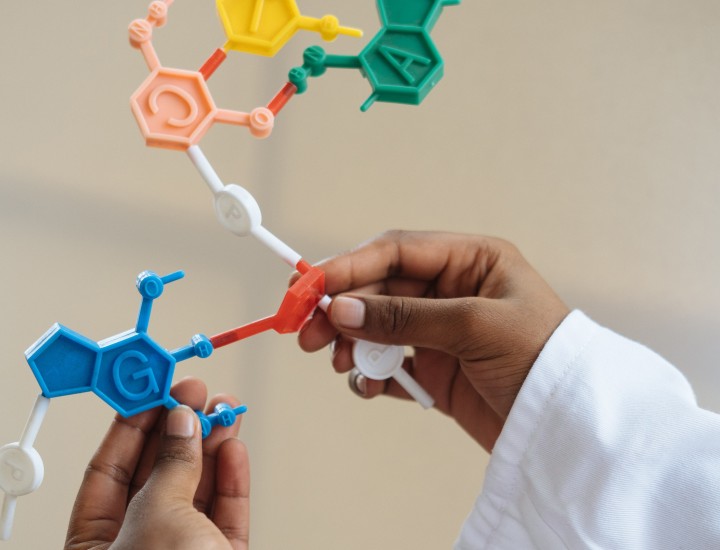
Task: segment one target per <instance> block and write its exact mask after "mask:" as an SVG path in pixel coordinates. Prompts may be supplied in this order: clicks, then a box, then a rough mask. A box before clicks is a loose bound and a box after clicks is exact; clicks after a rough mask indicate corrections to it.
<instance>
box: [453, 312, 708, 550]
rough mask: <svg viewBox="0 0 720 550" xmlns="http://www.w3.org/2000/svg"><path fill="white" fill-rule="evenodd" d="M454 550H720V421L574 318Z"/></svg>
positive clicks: (498, 452) (492, 466)
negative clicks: (565, 549) (588, 549)
mask: <svg viewBox="0 0 720 550" xmlns="http://www.w3.org/2000/svg"><path fill="white" fill-rule="evenodd" d="M718 368H720V364H719V365H718ZM455 548H456V550H471V549H472V550H478V549H507V550H524V549H542V550H545V549H548V550H556V549H563V548H567V549H571V550H580V549H585V548H591V549H604V550H606V549H628V550H630V549H632V550H644V549H652V550H662V549H672V550H677V549H687V550H703V549H720V416H719V415H717V414H714V413H712V412H709V411H706V410H703V409H701V408H699V407H698V406H697V403H696V400H695V396H694V394H693V391H692V389H691V388H690V385H689V384H688V382H687V380H686V379H685V378H684V377H683V375H682V374H680V372H679V371H678V370H676V369H675V368H674V367H673V366H672V365H670V364H669V363H668V362H667V361H665V360H664V359H662V358H661V357H659V356H658V355H656V354H655V353H653V352H652V351H651V350H649V349H647V348H646V347H644V346H642V345H640V344H638V343H635V342H632V341H630V340H628V339H626V338H623V337H622V336H619V335H618V334H615V333H613V332H612V331H610V330H607V329H605V328H603V327H601V326H599V325H597V324H596V323H594V322H593V321H591V320H590V319H588V318H587V317H586V316H585V315H584V314H583V313H581V312H579V311H574V312H572V313H571V314H570V315H569V316H568V317H567V318H566V319H565V320H564V321H563V323H562V324H561V325H560V327H558V329H557V330H556V331H555V333H554V334H553V336H552V337H551V338H550V340H549V341H548V343H547V344H546V346H545V348H544V349H543V351H542V352H541V354H540V356H539V357H538V359H537V361H536V363H535V365H534V366H533V368H532V369H531V371H530V374H529V375H528V378H527V380H526V381H525V383H524V385H523V387H522V389H521V391H520V394H519V395H518V397H517V399H516V402H515V404H514V405H513V408H512V410H511V412H510V415H509V417H508V419H507V422H506V423H505V426H504V428H503V431H502V433H501V435H500V437H499V439H498V441H497V443H496V446H495V449H494V450H493V453H492V456H491V459H490V463H489V465H488V468H487V472H486V476H485V482H484V487H483V490H482V493H481V494H480V496H479V497H478V499H477V501H476V503H475V506H474V508H473V510H472V512H471V513H470V515H469V517H468V518H467V520H466V522H465V524H464V526H463V528H462V531H461V533H460V536H459V538H458V541H457V542H456V545H455Z"/></svg>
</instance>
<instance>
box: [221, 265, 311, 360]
mask: <svg viewBox="0 0 720 550" xmlns="http://www.w3.org/2000/svg"><path fill="white" fill-rule="evenodd" d="M301 264H302V266H301V267H300V269H304V270H305V272H304V273H303V275H302V276H301V277H300V278H299V279H298V280H297V281H296V282H295V283H294V284H293V285H292V286H291V287H290V289H289V290H288V291H287V293H286V294H285V299H284V300H283V302H282V304H281V305H280V309H278V312H277V313H276V314H275V315H272V316H270V317H266V318H264V319H260V320H259V321H255V322H254V323H250V324H248V325H244V326H242V327H238V328H236V329H233V330H230V331H227V332H224V333H222V334H218V335H216V336H212V337H210V342H211V343H212V345H213V347H214V348H215V349H218V348H221V347H223V346H227V345H228V344H233V343H235V342H238V341H240V340H244V339H246V338H249V337H250V336H255V335H256V334H260V333H261V332H265V331H268V330H274V331H275V332H277V333H278V334H288V333H292V332H297V331H299V330H300V328H301V327H302V326H303V324H304V323H305V321H306V320H307V318H308V317H309V316H310V315H311V314H312V312H313V311H315V308H316V307H317V306H318V304H319V303H320V300H322V298H323V297H324V295H325V273H324V272H323V271H322V270H321V269H319V268H317V267H310V266H309V264H307V263H306V262H301ZM300 269H299V270H300Z"/></svg>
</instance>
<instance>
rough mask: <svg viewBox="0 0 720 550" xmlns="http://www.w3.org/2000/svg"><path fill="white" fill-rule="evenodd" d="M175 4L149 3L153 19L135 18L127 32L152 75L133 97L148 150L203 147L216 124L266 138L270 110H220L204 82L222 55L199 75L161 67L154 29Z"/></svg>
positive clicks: (270, 126)
mask: <svg viewBox="0 0 720 550" xmlns="http://www.w3.org/2000/svg"><path fill="white" fill-rule="evenodd" d="M172 1H173V0H165V1H164V2H163V1H161V0H156V1H155V2H153V3H152V4H150V8H149V11H150V15H148V17H147V18H146V19H136V20H135V21H133V22H132V23H131V24H130V27H129V34H130V44H131V45H132V46H133V47H135V48H138V49H139V50H140V51H141V52H142V54H143V57H144V58H145V61H146V63H147V65H148V67H149V68H150V71H151V73H150V76H148V77H147V79H146V80H145V82H143V83H142V84H141V85H140V87H139V88H138V90H137V91H136V92H135V93H134V94H133V95H132V97H131V98H130V105H131V108H132V112H133V114H134V115H135V119H136V120H137V123H138V126H139V127H140V131H141V132H142V134H143V136H144V137H145V142H146V143H147V145H149V146H151V147H161V148H165V149H175V150H180V151H184V150H186V149H187V148H188V147H190V146H191V145H196V144H197V143H199V142H200V140H201V139H202V138H203V136H204V135H205V133H206V132H207V131H208V130H209V129H210V127H211V126H212V125H213V124H214V123H216V122H221V123H225V124H234V125H238V126H247V127H248V128H249V130H250V133H251V134H252V135H253V136H254V137H256V138H266V137H268V136H269V135H270V134H271V133H272V129H273V126H274V124H275V115H274V114H273V112H272V111H271V110H270V109H268V108H266V107H258V108H256V109H254V110H253V111H252V112H250V113H244V112H240V111H230V110H227V109H219V108H218V107H216V105H215V102H214V101H213V98H212V95H211V94H210V90H209V89H208V87H207V84H206V79H207V78H209V77H210V75H212V73H213V72H214V70H215V69H216V68H217V67H218V66H219V65H220V63H222V61H223V59H224V56H223V55H217V53H216V54H215V55H213V56H212V57H211V58H210V59H209V60H208V61H207V62H206V63H205V65H204V66H203V68H202V69H201V70H200V71H186V70H182V69H171V68H167V67H163V66H162V64H161V63H160V60H159V58H158V56H157V53H156V52H155V49H154V47H153V45H152V35H153V29H154V28H155V27H159V26H161V25H163V24H164V23H165V21H166V20H167V12H168V7H169V6H170V4H171V3H172Z"/></svg>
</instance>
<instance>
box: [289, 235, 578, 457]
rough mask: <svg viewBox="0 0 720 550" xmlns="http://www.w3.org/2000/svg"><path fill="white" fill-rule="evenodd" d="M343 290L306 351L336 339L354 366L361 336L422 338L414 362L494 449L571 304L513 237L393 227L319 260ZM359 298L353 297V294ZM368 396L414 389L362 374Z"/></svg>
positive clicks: (340, 367)
mask: <svg viewBox="0 0 720 550" xmlns="http://www.w3.org/2000/svg"><path fill="white" fill-rule="evenodd" d="M319 267H321V268H322V269H323V270H324V271H325V274H326V285H327V287H326V290H327V293H328V294H330V295H331V296H334V299H333V302H332V304H331V306H330V309H329V314H328V315H325V314H324V313H322V312H320V311H319V312H317V313H316V314H315V315H314V317H313V318H312V319H311V320H310V321H309V322H308V323H307V324H306V325H305V327H303V329H302V331H301V333H300V336H299V343H300V346H301V347H302V349H304V350H305V351H310V352H313V351H317V350H319V349H321V348H323V347H325V346H327V345H328V344H333V355H332V364H333V367H334V368H335V370H336V371H337V372H340V373H344V372H348V371H350V370H351V369H352V368H353V360H352V345H353V344H352V342H353V339H356V338H357V339H363V340H371V341H374V342H379V343H383V344H393V345H403V346H412V347H413V348H414V354H413V355H412V356H411V357H406V359H405V363H404V368H405V369H406V370H407V371H408V372H409V373H410V374H411V375H412V376H413V377H414V378H415V379H416V380H417V381H418V382H419V383H420V384H421V385H422V386H423V387H424V388H425V389H426V390H427V391H428V392H429V393H430V394H431V395H432V396H433V398H434V399H435V407H436V408H437V409H439V410H440V411H442V412H444V413H445V414H447V415H449V416H451V417H453V418H454V419H455V420H456V421H457V422H458V423H459V424H460V426H462V427H463V428H464V429H465V430H466V431H467V433H468V434H470V436H471V437H473V438H474V439H475V440H476V441H477V442H478V443H479V444H480V445H482V446H483V447H484V448H485V449H486V450H488V451H490V450H492V448H493V446H494V445H495V441H496V440H497V438H498V436H499V435H500V431H501V430H502V427H503V425H504V423H505V420H506V419H507V417H508V414H509V413H510V409H511V407H512V405H513V403H514V401H515V398H516V397H517V395H518V392H519V391H520V388H521V387H522V384H523V382H524V381H525V378H526V377H527V375H528V373H529V371H530V368H531V367H532V365H533V363H534V362H535V360H536V359H537V357H538V355H539V354H540V352H541V350H542V348H543V346H544V345H545V343H546V342H547V340H548V339H549V338H550V336H551V335H552V333H553V332H554V331H555V329H556V328H557V327H558V325H559V324H560V323H561V322H562V320H563V319H564V318H565V317H566V316H567V314H568V313H569V310H568V308H567V307H566V306H565V304H563V302H562V301H561V300H560V299H559V298H558V296H557V295H556V294H555V293H554V292H553V290H552V289H551V288H550V287H549V286H548V285H547V283H546V282H545V281H544V280H543V279H542V277H540V275H538V273H537V272H536V271H535V270H534V269H533V268H532V267H531V266H530V265H529V264H528V263H527V261H526V260H525V259H524V258H523V257H522V256H521V254H520V253H519V252H518V250H517V249H516V248H515V247H514V246H513V245H512V244H510V243H508V242H506V241H503V240H500V239H494V238H488V237H480V236H474V235H459V234H452V233H431V232H422V233H420V232H417V233H416V232H404V231H391V232H388V233H385V234H383V235H381V236H380V237H378V238H376V239H374V240H372V241H370V242H368V243H366V244H363V245H361V246H360V247H358V248H357V249H355V250H353V251H351V252H348V253H345V254H341V255H339V256H337V257H334V258H331V259H329V260H326V261H324V262H322V263H320V264H319ZM348 298H349V299H348ZM359 385H360V388H359V389H360V390H364V392H363V393H364V395H365V396H366V397H368V398H371V397H375V396H377V395H380V394H385V395H390V396H393V397H400V398H406V399H407V398H408V395H407V394H406V392H405V391H404V390H403V389H402V388H401V387H400V386H399V385H398V384H397V382H395V381H394V380H393V379H390V380H387V381H377V380H369V379H365V380H362V382H361V384H359Z"/></svg>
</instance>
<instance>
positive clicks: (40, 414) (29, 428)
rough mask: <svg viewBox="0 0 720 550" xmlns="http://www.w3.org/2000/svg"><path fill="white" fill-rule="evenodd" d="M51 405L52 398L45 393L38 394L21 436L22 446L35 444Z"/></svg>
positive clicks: (28, 446)
mask: <svg viewBox="0 0 720 550" xmlns="http://www.w3.org/2000/svg"><path fill="white" fill-rule="evenodd" d="M49 406H50V399H48V398H47V397H45V396H44V395H43V394H40V395H38V396H37V399H36V400H35V405H34V406H33V408H32V412H31V413H30V417H29V418H28V420H27V423H26V424H25V429H24V430H23V433H22V436H21V437H20V447H21V448H23V449H30V448H31V447H32V446H33V445H34V444H35V439H37V436H38V433H40V428H41V427H42V423H43V421H44V420H45V415H46V414H47V411H48V407H49Z"/></svg>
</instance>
